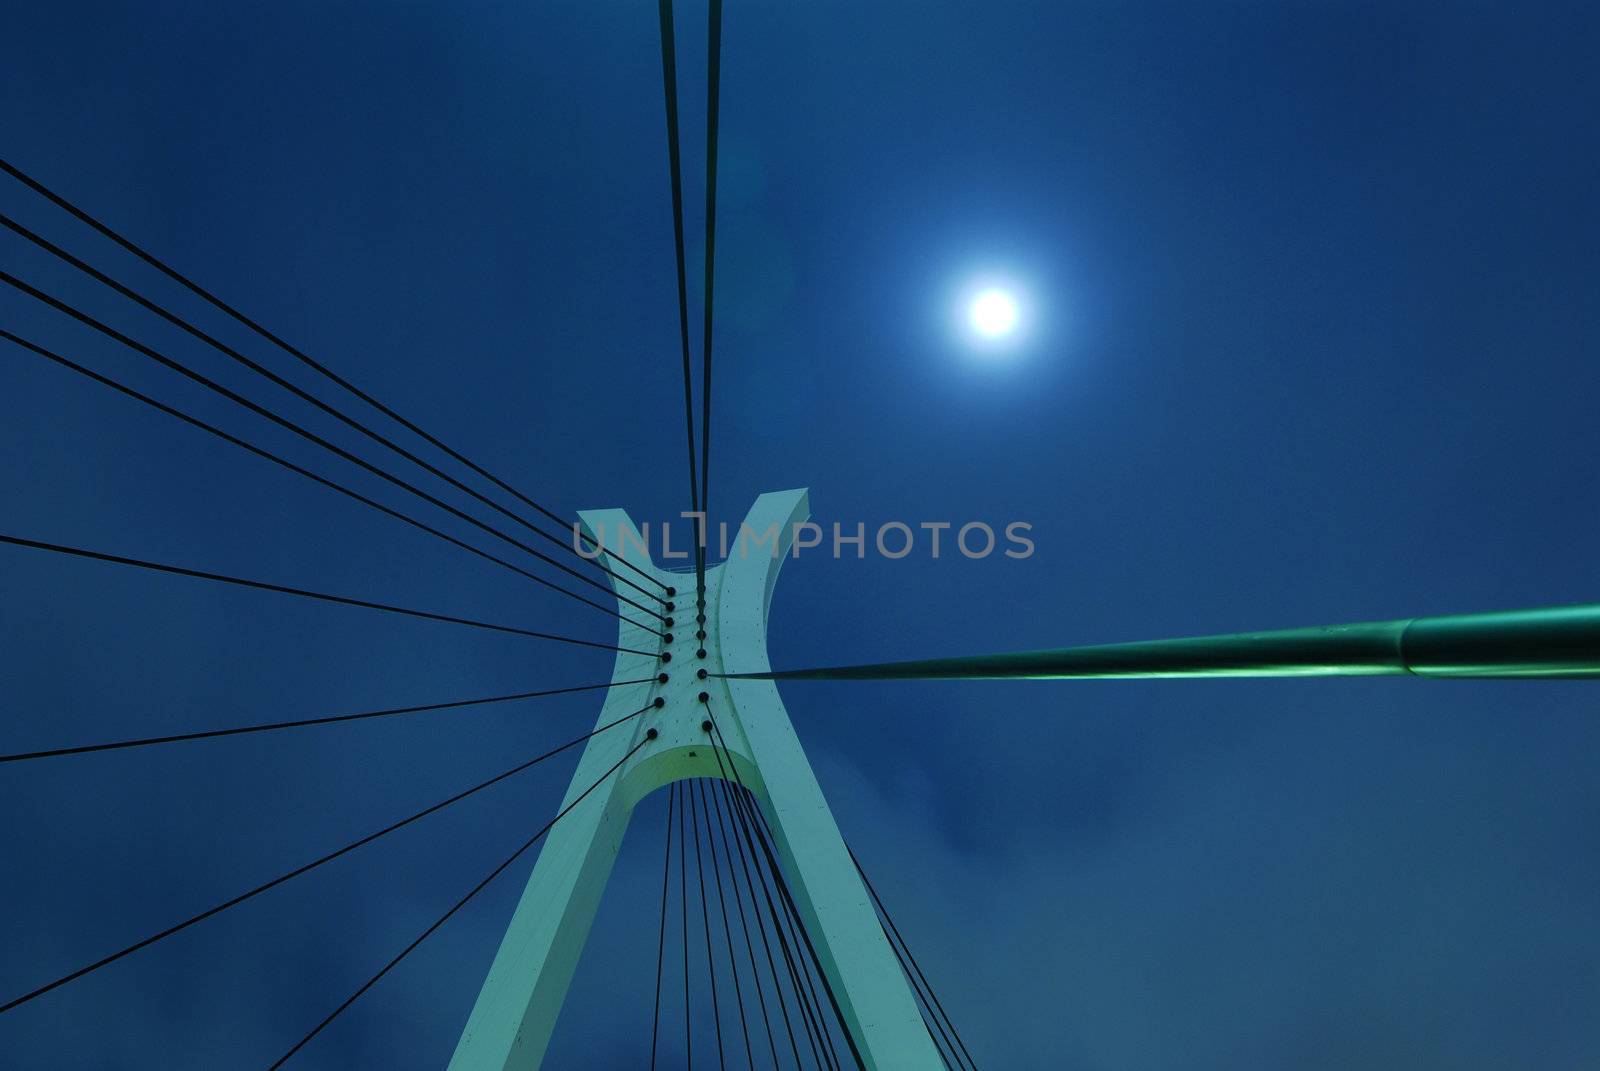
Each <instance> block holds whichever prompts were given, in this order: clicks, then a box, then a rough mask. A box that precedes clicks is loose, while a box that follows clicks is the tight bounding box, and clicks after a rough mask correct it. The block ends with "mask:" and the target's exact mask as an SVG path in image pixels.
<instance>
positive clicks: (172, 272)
mask: <svg viewBox="0 0 1600 1071" xmlns="http://www.w3.org/2000/svg"><path fill="white" fill-rule="evenodd" d="M0 171H4V172H5V173H6V174H8V175H10V176H11V177H12V178H14V179H16V180H17V181H18V182H21V183H22V184H23V185H25V186H27V187H28V188H29V189H31V190H33V191H34V192H35V193H37V194H39V195H40V196H41V197H44V198H45V199H46V200H48V201H50V202H51V203H52V204H54V205H55V206H56V207H58V208H60V209H62V210H63V211H65V212H67V213H68V214H69V215H71V216H73V217H74V218H76V219H78V220H79V221H80V222H82V223H85V224H87V225H88V226H90V227H92V228H93V229H94V230H96V231H98V232H99V233H100V234H102V235H103V236H105V237H106V238H109V239H111V240H112V241H113V242H115V243H116V244H117V245H119V246H121V247H122V248H123V249H125V250H127V251H128V252H130V253H132V254H133V255H134V256H136V257H138V258H139V259H140V260H142V261H144V262H145V263H146V264H149V265H150V266H151V267H153V268H155V269H156V270H157V271H159V272H161V273H162V274H163V275H165V276H167V277H168V278H169V279H172V280H173V281H174V282H176V283H178V284H179V285H180V286H183V287H184V288H185V289H187V290H189V291H190V292H191V293H193V294H195V295H196V296H198V297H200V298H202V299H203V300H205V301H206V302H208V303H209V304H211V305H212V306H213V307H214V308H216V309H218V310H220V311H221V312H223V313H225V314H226V315H228V316H230V317H232V318H233V319H234V320H236V321H237V322H239V323H241V324H243V325H244V326H245V327H247V328H249V329H250V330H251V331H254V332H255V333H256V334H257V335H259V336H260V337H262V338H264V339H266V340H267V341H268V342H270V343H272V344H273V345H275V346H277V347H278V348H279V349H281V350H283V351H284V352H285V353H287V354H289V355H290V356H292V357H294V358H295V359H296V360H297V361H299V362H300V363H301V364H303V365H305V366H306V367H308V368H311V369H312V370H314V371H316V372H317V373H318V374H320V375H321V376H323V377H324V378H326V379H328V380H329V381H330V382H332V383H335V384H337V385H338V386H339V387H341V388H343V389H344V390H346V391H348V392H349V393H351V394H353V395H355V396H356V397H357V398H359V399H361V400H362V401H363V402H366V403H367V404H368V405H370V406H372V407H373V408H374V409H376V410H378V412H380V413H382V414H383V415H384V416H386V417H388V418H389V419H391V420H393V421H395V422H396V423H397V424H399V425H400V426H401V427H403V428H405V429H406V430H408V431H410V432H411V433H413V434H414V435H417V436H418V437H420V438H421V439H423V440H424V441H426V442H427V443H429V444H430V445H432V446H433V447H435V448H436V449H438V450H440V451H442V452H443V453H445V454H447V455H448V456H449V457H451V458H453V459H454V460H456V461H457V462H459V463H460V464H462V465H465V466H466V467H467V468H468V469H471V470H472V471H473V472H475V473H477V474H478V475H479V476H481V477H483V478H484V479H486V480H488V481H489V482H490V483H492V484H494V485H495V486H496V487H498V488H500V489H501V490H502V491H504V492H506V493H507V494H509V495H511V496H512V497H514V498H516V499H517V500H518V501H519V502H522V503H523V504H525V505H527V506H529V507H530V508H532V509H534V510H537V511H538V512H539V513H541V514H543V515H544V516H545V517H548V518H549V519H550V520H551V521H554V522H555V523H556V524H558V525H560V526H562V527H563V528H565V527H567V526H568V522H567V521H566V520H564V519H563V518H562V517H560V516H558V515H557V514H555V513H553V512H551V511H550V510H549V509H546V508H545V507H544V506H541V505H540V504H539V503H538V502H536V501H534V500H533V499H532V498H530V497H528V496H527V495H525V494H523V493H522V492H521V491H518V490H517V489H516V488H515V487H513V486H511V485H510V484H509V483H506V482H505V481H504V480H502V479H500V478H499V477H498V476H495V475H494V474H493V473H491V472H489V471H488V470H487V469H484V468H483V467H482V466H480V465H478V464H476V463H474V462H473V461H472V460H470V459H469V458H467V457H465V456H464V455H462V454H461V453H459V452H457V451H456V450H453V449H451V448H450V447H449V446H446V445H445V444H444V443H443V442H441V441H439V440H438V439H437V438H435V437H434V436H432V435H430V434H428V433H427V432H426V431H424V430H423V429H422V428H420V427H418V426H417V425H416V424H414V423H412V422H411V421H409V420H407V419H406V418H405V417H403V416H401V415H400V414H399V413H397V412H395V411H394V410H393V409H390V408H389V407H388V406H386V405H384V404H383V403H382V402H380V401H378V399H376V398H374V397H373V396H372V395H370V394H368V393H366V392H365V391H363V390H361V389H360V388H359V387H357V386H356V385H355V384H353V383H351V382H350V381H349V380H347V379H345V378H344V377H342V376H340V375H338V374H337V373H336V372H334V371H333V370H332V369H330V368H328V367H327V366H326V365H323V364H322V363H321V362H319V361H317V360H315V359H313V358H312V357H311V356H310V355H309V354H306V353H304V352H302V351H301V350H300V349H298V348H296V347H295V346H292V345H290V344H289V343H288V342H285V341H284V340H283V339H282V338H280V337H278V336H277V335H275V334H273V333H272V332H271V331H269V330H267V329H266V328H265V327H263V326H261V324H259V323H257V322H256V321H255V320H252V319H251V318H250V317H248V316H246V315H245V314H244V313H242V312H240V311H239V310H238V309H236V308H234V307H233V306H232V305H229V304H228V303H227V302H225V301H223V300H222V299H221V298H219V297H217V296H216V295H215V294H213V293H211V292H210V291H208V290H206V289H205V288H204V287H202V286H200V285H199V284H198V283H196V282H194V281H193V280H192V279H190V278H189V277H188V276H186V275H184V274H182V273H181V272H179V271H178V270H177V269H175V268H173V267H172V266H170V265H169V264H167V263H166V262H165V261H163V260H161V259H159V258H158V257H156V256H155V255H154V254H152V253H150V252H148V251H146V250H145V249H143V248H141V247H140V246H139V245H137V244H135V243H134V242H133V241H131V240H130V239H128V238H125V237H124V236H123V235H121V234H119V233H117V232H116V231H114V230H112V229H111V228H110V227H109V226H107V225H106V224H105V223H102V222H101V221H100V220H98V219H96V218H95V217H94V216H91V215H90V214H89V213H87V212H85V211H84V210H83V209H81V208H79V207H78V206H77V205H75V204H73V203H72V202H70V201H68V200H67V199H66V198H65V197H62V196H61V195H60V194H58V193H56V192H55V191H54V190H51V189H50V188H48V187H47V186H45V185H44V184H43V183H42V182H40V181H39V180H38V179H35V178H33V177H32V176H30V175H28V174H26V173H24V172H23V171H21V170H20V169H19V168H17V167H16V166H14V165H13V164H11V163H9V162H7V161H6V160H3V159H0ZM579 535H580V536H581V537H582V538H583V540H584V541H585V542H586V543H588V544H589V545H590V546H591V547H594V548H598V546H599V544H598V543H596V542H595V541H594V540H593V539H591V538H590V537H589V536H588V535H587V534H584V533H582V532H579ZM622 564H624V565H626V566H627V567H628V568H629V569H631V570H633V572H635V573H637V574H638V575H640V576H642V577H644V578H645V579H646V580H649V581H650V582H651V583H653V584H655V585H656V586H657V587H665V585H663V584H662V583H661V582H660V581H659V580H657V579H656V578H655V577H652V576H651V575H650V574H648V573H646V572H644V571H643V570H642V569H640V568H638V567H637V566H635V565H633V564H631V563H629V562H623V563H622Z"/></svg>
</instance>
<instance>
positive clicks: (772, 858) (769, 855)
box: [706, 703, 866, 1071]
mask: <svg viewBox="0 0 1600 1071" xmlns="http://www.w3.org/2000/svg"><path fill="white" fill-rule="evenodd" d="M706 718H707V720H708V721H710V722H711V731H712V733H713V734H715V738H716V739H715V741H714V742H713V750H715V748H716V746H717V745H720V746H721V748H722V749H723V750H726V749H727V747H728V743H727V740H726V739H725V738H724V737H723V735H722V728H721V726H719V725H718V724H717V719H716V718H715V717H713V716H712V714H711V707H710V704H709V703H708V704H706ZM729 768H730V770H731V771H732V773H733V778H734V781H735V782H737V783H738V785H739V788H740V789H742V790H743V791H744V794H745V797H747V798H746V799H745V800H743V801H742V802H743V803H745V805H746V806H750V807H753V804H754V797H753V796H751V795H750V790H749V789H748V788H747V787H746V786H745V783H744V779H743V778H742V777H740V776H739V769H738V767H737V766H733V765H732V754H731V752H730V754H729ZM756 810H757V814H758V816H759V809H756ZM750 825H751V826H754V825H755V823H754V820H751V822H750ZM754 831H755V832H756V833H757V834H758V835H759V834H760V832H761V830H760V829H759V827H756V828H755V829H754ZM757 842H758V843H759V844H760V846H761V851H762V853H763V855H765V857H766V861H767V867H768V869H769V870H771V871H772V874H773V877H774V879H775V884H776V885H777V887H778V892H779V894H780V896H781V897H782V899H783V901H784V903H785V907H786V909H787V910H788V911H790V912H791V913H792V914H793V916H794V917H795V919H797V920H798V919H799V910H798V908H796V906H795V903H794V896H793V894H792V893H791V892H790V891H789V883H788V881H787V879H786V878H785V877H784V875H783V868H782V867H781V866H780V865H779V864H778V859H777V856H776V855H775V854H774V853H773V851H772V846H771V845H770V844H768V843H767V840H766V838H765V837H764V836H758V837H757ZM798 928H799V931H800V937H801V938H802V939H803V940H804V942H805V946H806V951H807V952H808V953H809V954H810V957H811V962H812V964H814V965H815V967H816V971H817V974H818V975H819V976H820V977H821V979H822V988H823V991H824V992H825V993H827V995H828V1003H829V1004H830V1005H831V1006H832V1008H833V1014H834V1017H835V1018H836V1019H837V1020H838V1023H839V1026H840V1029H841V1031H842V1032H843V1034H844V1040H845V1043H846V1044H847V1045H848V1046H849V1048H850V1054H851V1056H852V1057H853V1058H854V1060H855V1063H856V1066H857V1068H858V1069H859V1071H865V1068H866V1063H865V1061H864V1060H863V1059H862V1057H861V1050H860V1049H859V1048H858V1047H857V1045H856V1039H855V1036H854V1035H853V1034H852V1033H851V1032H850V1027H849V1024H848V1023H846V1022H845V1018H844V1011H843V1009H842V1008H840V1006H839V999H838V996H837V994H835V993H834V991H833V984H832V983H831V982H830V981H829V980H828V975H827V972H826V971H824V970H823V969H822V959H821V957H820V956H819V955H818V954H817V948H816V945H815V943H813V941H812V940H811V934H810V933H808V932H807V931H806V928H805V926H804V925H803V924H802V925H800V926H799V927H798Z"/></svg>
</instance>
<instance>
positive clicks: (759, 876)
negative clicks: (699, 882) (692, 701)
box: [707, 709, 834, 1068]
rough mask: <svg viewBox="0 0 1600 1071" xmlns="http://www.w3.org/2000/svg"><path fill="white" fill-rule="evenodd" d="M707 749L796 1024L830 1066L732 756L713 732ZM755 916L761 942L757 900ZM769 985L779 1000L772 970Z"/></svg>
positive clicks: (820, 1061)
mask: <svg viewBox="0 0 1600 1071" xmlns="http://www.w3.org/2000/svg"><path fill="white" fill-rule="evenodd" d="M709 713H710V712H709V709H708V711H707V716H708V720H709ZM712 724H713V725H714V724H715V723H714V722H712ZM711 753H712V756H713V757H714V758H715V759H716V760H717V770H718V772H719V773H720V774H721V780H722V789H723V798H724V800H725V802H726V803H727V806H728V813H729V814H730V815H732V817H733V822H734V827H735V829H736V830H737V831H738V832H740V833H742V834H743V839H742V840H741V839H740V838H739V837H735V838H734V840H735V841H736V843H738V845H739V862H740V864H741V865H742V866H744V867H746V870H745V880H746V881H747V882H749V883H750V885H751V894H750V898H751V900H752V902H754V901H755V892H754V889H755V888H756V886H757V885H758V884H759V887H760V889H761V895H762V898H763V899H764V900H765V901H766V904H767V917H770V918H771V920H772V932H773V935H774V936H775V937H776V938H777V939H778V949H779V951H781V952H782V953H783V960H784V966H785V968H786V969H787V972H788V975H789V987H790V990H791V991H792V992H793V993H794V997H795V1002H796V1003H797V1004H799V1006H800V1025H801V1027H802V1029H803V1031H804V1033H805V1035H806V1040H807V1041H808V1042H809V1043H810V1046H811V1056H812V1060H813V1061H814V1063H815V1064H816V1066H819V1067H826V1068H832V1067H833V1066H834V1063H833V1060H832V1059H831V1057H830V1056H829V1054H828V1052H827V1050H826V1048H824V1047H822V1046H819V1044H818V1038H817V1035H818V1027H819V1026H820V1020H816V1021H814V1019H815V1018H816V1015H817V1014H820V1009H814V1008H813V1007H812V1005H811V1002H810V998H809V997H808V996H807V995H806V990H805V988H804V986H803V985H802V984H801V981H800V973H799V970H798V969H797V968H796V965H795V962H796V959H797V957H798V952H799V950H798V949H795V950H794V951H793V952H791V950H790V948H789V938H788V937H787V936H786V934H785V932H784V927H783V924H782V921H781V917H780V912H779V909H778V906H777V904H776V902H775V901H774V900H773V898H772V892H771V891H770V890H769V889H768V887H767V873H766V871H765V870H764V869H763V868H762V865H761V858H760V856H758V855H757V854H756V848H755V841H754V839H753V838H752V836H751V832H750V820H749V818H748V816H747V815H746V814H745V813H744V811H743V810H742V809H741V807H740V806H739V803H738V800H737V797H736V795H735V793H734V791H733V785H732V783H731V779H730V777H729V775H730V773H732V774H734V775H735V776H737V771H735V770H733V756H732V754H729V756H728V763H727V765H726V766H725V765H724V764H723V761H722V749H721V748H719V747H718V745H717V740H716V737H715V736H713V737H712V740H711ZM741 787H742V783H741ZM747 847H748V849H749V859H748V861H747V860H746V848H747ZM750 866H754V868H755V879H752V878H751V875H750V871H749V867H750ZM756 919H757V922H758V923H760V924H761V930H762V938H761V939H762V941H763V942H765V941H766V923H765V920H764V917H763V916H762V914H761V911H760V905H759V904H757V906H756ZM767 955H768V959H769V962H770V959H771V955H772V952H771V949H770V948H768V950H767ZM773 985H774V987H776V988H777V991H778V997H779V1000H780V1002H781V1001H782V997H783V989H782V987H781V986H780V985H779V984H778V979H777V976H776V972H774V976H773ZM779 1006H780V1008H782V1007H783V1005H782V1003H780V1005H779ZM784 1021H785V1023H786V1024H787V1023H788V1021H789V1016H788V1011H787V1010H786V1009H785V1010H784ZM793 1042H794V1035H793V1032H792V1031H791V1033H790V1043H791V1045H792V1044H793ZM795 1063H796V1064H797V1065H798V1064H799V1063H800V1054H799V1052H798V1051H796V1053H795Z"/></svg>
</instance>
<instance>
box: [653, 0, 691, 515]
mask: <svg viewBox="0 0 1600 1071" xmlns="http://www.w3.org/2000/svg"><path fill="white" fill-rule="evenodd" d="M657 8H658V14H659V17H660V22H661V88H662V93H663V95H664V96H665V97H666V102H667V159H668V162H669V163H670V165H671V169H672V236H673V244H674V246H675V247H676V251H677V257H678V341H679V343H680V345H681V347H682V350H683V418H684V423H685V426H686V428H687V430H688V433H689V509H690V510H691V511H693V512H699V510H700V490H699V487H698V486H697V474H696V466H695V454H694V387H693V385H692V383H691V381H690V380H691V373H690V370H689V286H688V273H687V270H686V269H685V267H684V256H683V165H682V159H681V156H680V154H679V151H678V48H677V36H676V31H675V30H674V29H673V24H672V0H659V3H658V4H657Z"/></svg>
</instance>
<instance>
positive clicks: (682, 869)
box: [678, 791, 694, 1071]
mask: <svg viewBox="0 0 1600 1071" xmlns="http://www.w3.org/2000/svg"><path fill="white" fill-rule="evenodd" d="M688 795H689V794H688V792H687V791H684V792H680V793H678V906H679V908H680V909H681V917H682V922H683V1066H684V1071H692V1069H693V1068H694V1033H693V1030H692V1025H691V1023H690V1020H689V866H688V858H689V857H688V854H687V853H688V848H687V847H686V846H685V844H686V838H685V837H684V832H683V812H684V807H685V805H686V801H687V798H688Z"/></svg>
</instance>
